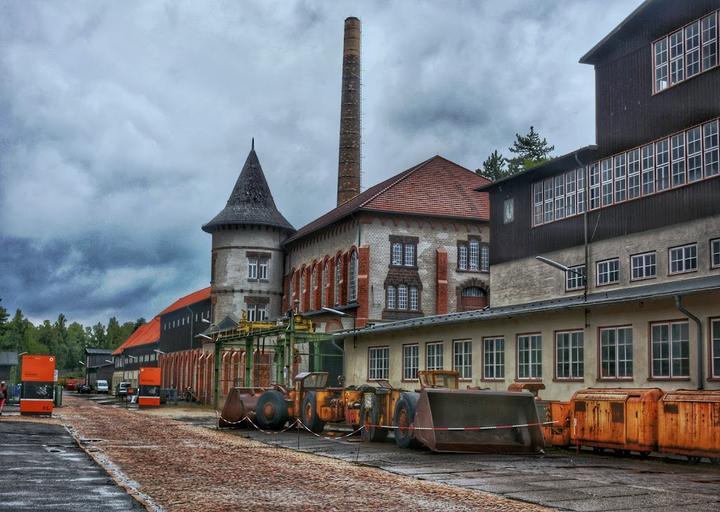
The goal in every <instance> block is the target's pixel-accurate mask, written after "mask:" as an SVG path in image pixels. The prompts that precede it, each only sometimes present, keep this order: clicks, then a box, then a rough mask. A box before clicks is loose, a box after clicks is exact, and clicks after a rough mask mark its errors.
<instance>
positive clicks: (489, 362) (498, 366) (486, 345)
mask: <svg viewBox="0 0 720 512" xmlns="http://www.w3.org/2000/svg"><path fill="white" fill-rule="evenodd" d="M482 379H483V380H494V381H503V380H505V338H503V337H502V336H488V337H485V338H483V376H482Z"/></svg>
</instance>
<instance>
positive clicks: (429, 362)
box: [425, 341, 444, 370]
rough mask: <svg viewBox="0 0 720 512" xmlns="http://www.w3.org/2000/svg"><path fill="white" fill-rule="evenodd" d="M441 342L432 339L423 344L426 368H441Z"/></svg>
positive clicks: (442, 367)
mask: <svg viewBox="0 0 720 512" xmlns="http://www.w3.org/2000/svg"><path fill="white" fill-rule="evenodd" d="M443 364H444V362H443V342H442V341H433V342H431V343H428V344H426V345H425V367H426V368H427V369H428V370H442V369H444V366H443Z"/></svg>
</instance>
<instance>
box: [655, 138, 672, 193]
mask: <svg viewBox="0 0 720 512" xmlns="http://www.w3.org/2000/svg"><path fill="white" fill-rule="evenodd" d="M655 173H656V176H655V184H656V187H655V190H656V191H657V192H661V191H663V190H667V189H669V188H670V140H669V139H667V138H665V139H662V140H659V141H657V142H655Z"/></svg>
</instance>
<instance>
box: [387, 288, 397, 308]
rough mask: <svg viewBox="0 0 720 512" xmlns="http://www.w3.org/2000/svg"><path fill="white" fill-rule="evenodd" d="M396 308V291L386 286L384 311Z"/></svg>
mask: <svg viewBox="0 0 720 512" xmlns="http://www.w3.org/2000/svg"><path fill="white" fill-rule="evenodd" d="M396 308H397V289H396V288H395V287H394V286H392V285H388V287H387V289H386V290H385V309H390V310H394V309H396Z"/></svg>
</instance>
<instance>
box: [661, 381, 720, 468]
mask: <svg viewBox="0 0 720 512" xmlns="http://www.w3.org/2000/svg"><path fill="white" fill-rule="evenodd" d="M658 447H659V449H660V451H661V452H665V453H676V454H680V455H687V456H688V457H690V458H693V457H708V458H710V459H714V460H717V461H720V391H700V390H698V391H695V390H683V389H680V390H677V391H670V392H668V393H667V394H666V395H665V396H664V397H663V399H662V400H661V401H660V404H659V407H658Z"/></svg>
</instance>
